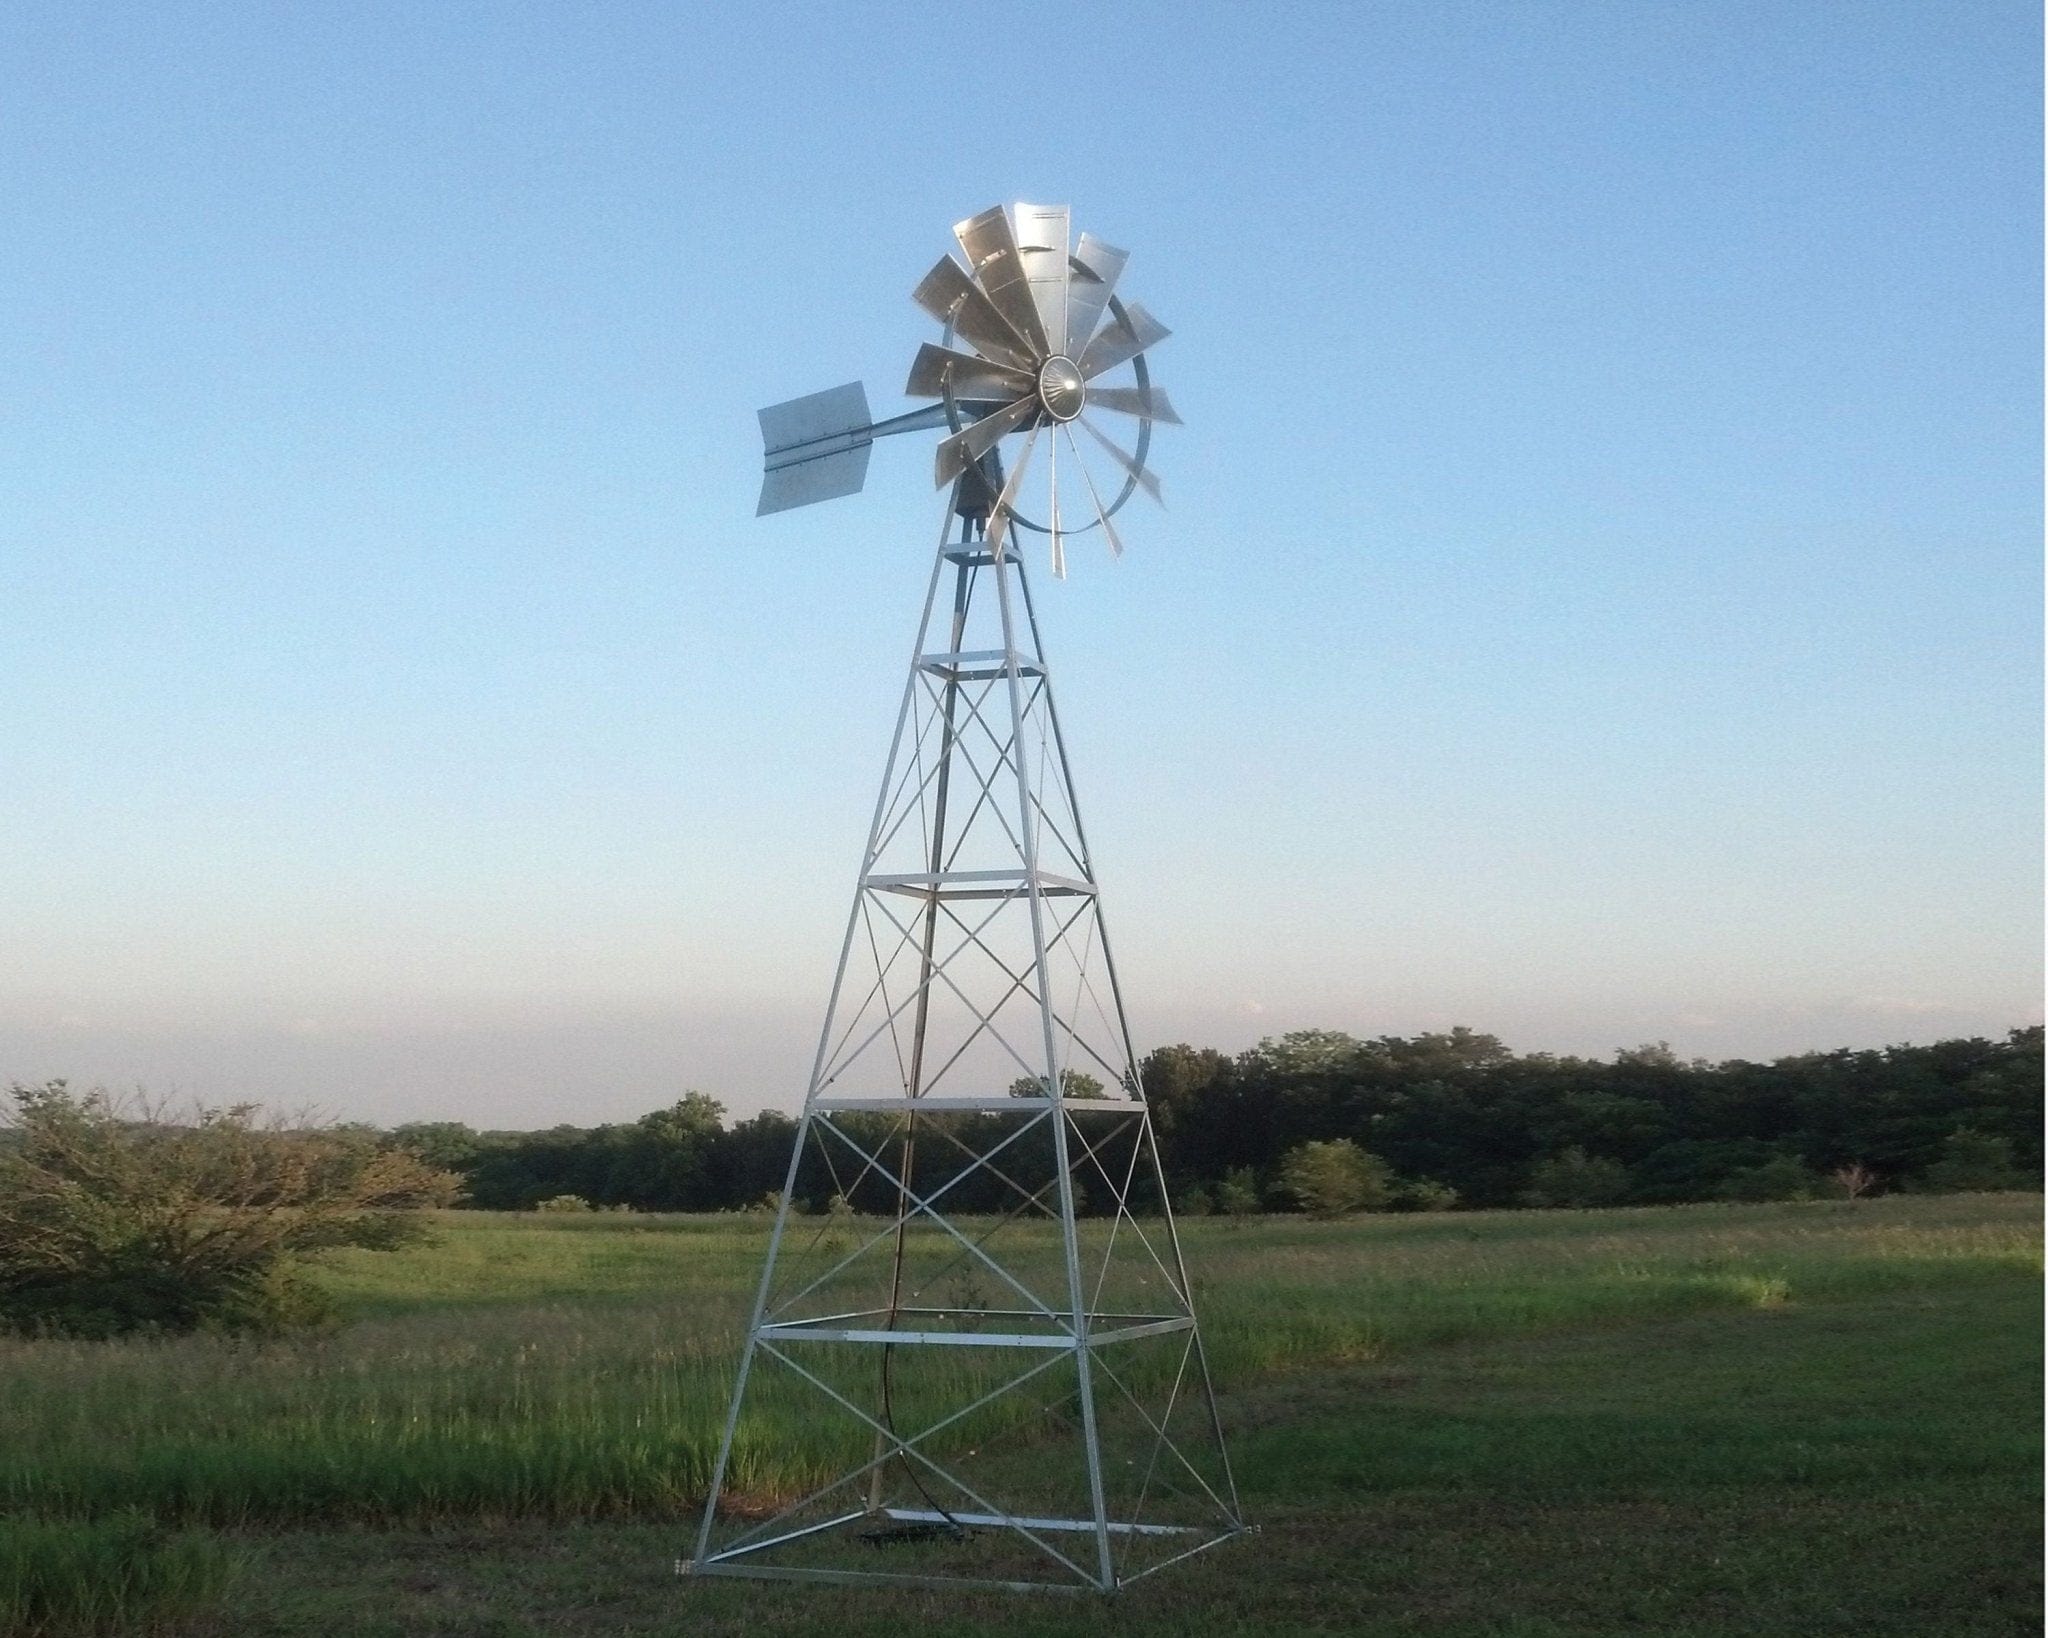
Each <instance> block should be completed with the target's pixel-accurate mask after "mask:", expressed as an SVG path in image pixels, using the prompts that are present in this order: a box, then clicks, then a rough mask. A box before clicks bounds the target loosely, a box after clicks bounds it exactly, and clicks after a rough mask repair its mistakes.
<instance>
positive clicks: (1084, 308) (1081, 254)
mask: <svg viewBox="0 0 2048 1638" xmlns="http://www.w3.org/2000/svg"><path fill="white" fill-rule="evenodd" d="M1130 259H1131V257H1130V252H1129V251H1125V250H1119V249H1117V247H1116V246H1115V245H1106V244H1104V243H1103V242H1102V241H1101V240H1100V239H1098V238H1096V237H1095V235H1094V234H1092V233H1084V234H1082V235H1081V242H1080V243H1079V244H1078V245H1076V246H1075V247H1074V260H1075V261H1077V262H1079V263H1080V264H1081V266H1082V267H1083V268H1085V269H1087V271H1086V272H1072V273H1070V276H1069V279H1068V283H1067V346H1068V347H1069V348H1070V349H1072V350H1071V351H1070V352H1068V354H1067V357H1069V358H1074V357H1076V356H1078V355H1079V353H1080V351H1081V349H1082V348H1084V347H1086V346H1087V345H1088V343H1089V342H1090V341H1091V340H1093V339H1094V336H1095V326H1096V325H1098V324H1100V323H1101V322H1102V310H1103V308H1105V307H1107V306H1108V305H1109V298H1110V297H1111V296H1113V295H1115V294H1116V281H1117V278H1118V276H1119V275H1120V274H1121V273H1122V272H1123V270H1124V263H1125V262H1127V261H1129V260H1130Z"/></svg>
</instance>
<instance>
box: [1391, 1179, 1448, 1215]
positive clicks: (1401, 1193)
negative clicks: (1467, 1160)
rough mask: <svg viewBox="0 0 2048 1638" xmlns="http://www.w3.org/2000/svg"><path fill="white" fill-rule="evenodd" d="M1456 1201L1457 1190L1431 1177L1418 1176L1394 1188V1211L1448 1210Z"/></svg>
mask: <svg viewBox="0 0 2048 1638" xmlns="http://www.w3.org/2000/svg"><path fill="white" fill-rule="evenodd" d="M1457 1203H1458V1191H1457V1190H1456V1189H1454V1188H1452V1187H1451V1186H1450V1184H1448V1183H1439V1182H1437V1180H1436V1179H1435V1178H1433V1177H1418V1178H1415V1179H1413V1180H1412V1181H1410V1182H1406V1183H1401V1184H1398V1185H1397V1186H1396V1187H1395V1189H1394V1201H1393V1204H1394V1209H1395V1210H1396V1211H1450V1210H1451V1209H1452V1208H1453V1207H1455V1206H1456V1205H1457Z"/></svg>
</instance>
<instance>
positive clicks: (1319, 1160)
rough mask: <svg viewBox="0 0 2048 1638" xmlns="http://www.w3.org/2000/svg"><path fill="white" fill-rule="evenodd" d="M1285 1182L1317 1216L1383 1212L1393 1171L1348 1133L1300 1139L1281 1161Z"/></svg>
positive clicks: (1390, 1190)
mask: <svg viewBox="0 0 2048 1638" xmlns="http://www.w3.org/2000/svg"><path fill="white" fill-rule="evenodd" d="M1280 1183H1281V1186H1282V1187H1283V1188H1285V1189H1286V1191H1287V1192H1288V1194H1290V1195H1292V1196H1293V1197H1294V1199H1295V1200H1296V1201H1298V1202H1299V1203H1300V1205H1301V1207H1302V1209H1303V1210H1304V1211H1307V1212H1309V1213H1311V1214H1312V1215H1314V1216H1317V1217H1342V1216H1343V1215H1344V1214H1345V1213H1347V1212H1354V1211H1379V1210H1381V1209H1382V1208H1383V1207H1385V1206H1386V1205H1387V1204H1388V1202H1389V1201H1390V1200H1391V1199H1392V1196H1393V1187H1394V1175H1393V1172H1392V1171H1391V1170H1390V1169H1389V1168H1388V1166H1387V1163H1386V1162H1385V1161H1384V1160H1381V1159H1380V1158H1379V1156H1377V1155H1375V1154H1371V1153H1369V1152H1368V1151H1366V1150H1364V1149H1361V1148H1360V1147H1359V1146H1358V1145H1357V1144H1355V1143H1353V1142H1352V1141H1351V1140H1350V1139H1349V1138H1332V1139H1330V1140H1328V1141H1326V1142H1310V1143H1302V1144H1297V1145H1296V1146H1295V1147H1294V1148H1292V1149H1289V1150H1288V1151H1287V1153H1286V1154H1285V1155H1284V1156H1282V1157H1281V1160H1280Z"/></svg>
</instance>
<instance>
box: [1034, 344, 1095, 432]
mask: <svg viewBox="0 0 2048 1638" xmlns="http://www.w3.org/2000/svg"><path fill="white" fill-rule="evenodd" d="M1087 397H1088V387H1087V383H1086V381H1085V380H1084V379H1083V377H1082V375H1081V366H1080V365H1078V364H1076V363H1075V362H1074V361H1073V360H1072V359H1071V358H1062V357H1061V356H1060V355H1059V354H1058V353H1055V354H1054V355H1053V356H1052V357H1051V358H1048V359H1047V360H1046V361H1045V362H1044V363H1043V364H1041V365H1040V366H1039V367H1038V401H1039V402H1040V403H1041V404H1043V405H1044V406H1045V413H1046V414H1048V415H1050V416H1051V417H1052V418H1053V419H1054V420H1055V421H1071V420H1073V418H1074V417H1075V416H1077V415H1079V414H1080V413H1081V405H1082V404H1083V403H1084V402H1085V401H1086V399H1087Z"/></svg>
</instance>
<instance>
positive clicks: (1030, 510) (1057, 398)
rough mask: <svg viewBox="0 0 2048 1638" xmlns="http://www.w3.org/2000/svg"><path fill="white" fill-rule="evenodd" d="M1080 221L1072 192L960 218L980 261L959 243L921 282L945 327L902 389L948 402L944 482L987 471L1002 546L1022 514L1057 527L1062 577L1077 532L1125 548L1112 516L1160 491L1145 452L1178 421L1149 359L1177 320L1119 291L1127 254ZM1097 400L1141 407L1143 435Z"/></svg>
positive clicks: (958, 230) (1051, 531)
mask: <svg viewBox="0 0 2048 1638" xmlns="http://www.w3.org/2000/svg"><path fill="white" fill-rule="evenodd" d="M1068 227H1069V224H1068V214H1067V209H1066V207H1065V206H1063V205H1061V206H1045V205H1019V206H1017V207H1016V221H1015V223H1014V224H1013V223H1012V221H1011V219H1010V216H1009V214H1008V213H1007V212H1005V211H1004V210H1003V209H1002V208H1001V207H1000V206H997V207H995V208H993V209H990V210H986V211H983V212H982V213H981V214H980V215H979V216H975V217H971V218H970V219H968V220H967V221H965V222H962V223H960V224H959V225H958V226H956V227H955V228H954V230H953V233H954V237H955V238H957V239H958V240H959V241H960V247H961V249H962V250H963V251H964V252H965V253H966V255H967V260H968V263H969V268H968V269H963V268H962V267H961V266H960V264H959V263H958V262H956V261H954V260H953V259H952V258H951V257H950V256H948V257H945V258H943V259H941V261H940V262H939V264H938V265H937V266H936V267H934V268H933V269H932V271H931V272H930V273H928V274H927V275H926V276H925V278H924V281H923V282H922V283H921V284H919V285H918V287H917V290H916V292H915V293H914V294H915V299H916V300H917V303H918V305H919V306H921V307H923V308H924V309H925V311H926V312H928V313H930V314H931V315H932V316H933V317H934V318H937V319H938V320H939V321H940V322H941V323H942V324H943V325H944V326H945V335H944V339H943V341H942V342H941V343H940V344H939V345H937V346H933V345H931V344H929V343H928V344H926V345H925V346H924V347H921V348H920V349H919V350H918V355H917V358H916V360H915V362H914V363H913V364H912V366H911V371H910V380H909V383H908V385H907V386H906V387H905V389H904V390H905V391H906V392H907V393H908V394H909V395H910V396H912V397H915V398H936V399H938V400H940V402H941V403H942V404H943V406H944V409H945V414H946V421H947V424H948V426H949V428H950V430H951V434H952V435H951V436H950V437H948V438H947V439H945V440H944V442H942V443H941V444H940V445H939V448H938V458H937V462H936V466H935V481H936V482H937V484H938V485H939V486H941V487H943V486H944V485H946V484H948V483H953V482H957V481H959V480H961V479H962V478H963V477H966V476H968V474H969V472H970V469H974V470H976V471H978V472H979V474H980V475H981V479H982V481H983V483H984V484H985V485H986V487H987V488H988V490H989V491H990V492H991V495H992V498H991V499H990V501H989V505H988V524H987V533H988V539H989V542H990V546H991V548H992V549H993V550H994V551H996V552H998V553H1000V552H1001V551H1002V549H1003V543H1004V540H1005V538H1006V537H1007V535H1008V532H1009V530H1010V529H1011V528H1013V527H1014V528H1018V529H1024V530H1028V531H1030V532H1032V533H1035V534H1042V535H1045V536H1047V537H1049V539H1050V541H1051V546H1052V572H1053V573H1054V574H1055V575H1057V576H1062V577H1063V576H1064V575H1065V574H1066V548H1065V541H1066V538H1067V537H1068V536H1070V535H1079V534H1085V533H1087V532H1089V531H1090V530H1094V529H1098V528H1099V529H1100V530H1101V531H1102V532H1103V535H1104V537H1105V538H1106V539H1107V541H1108V543H1109V547H1110V550H1111V551H1113V552H1121V551H1122V550H1123V544H1122V542H1121V541H1120V540H1119V539H1118V538H1117V533H1116V526H1115V524H1113V523H1112V522H1111V521H1110V520H1111V518H1113V517H1114V516H1115V515H1116V513H1117V512H1118V511H1120V510H1121V509H1122V508H1123V505H1124V503H1125V502H1126V501H1128V500H1129V499H1130V498H1131V496H1132V495H1133V494H1134V493H1136V491H1138V490H1139V489H1143V490H1144V491H1145V492H1146V493H1147V494H1148V495H1150V496H1151V497H1152V498H1153V499H1154V500H1155V501H1156V500H1158V499H1159V498H1160V490H1159V480H1158V479H1157V478H1156V477H1155V476H1153V474H1152V472H1151V471H1150V469H1149V468H1148V467H1147V466H1146V464H1145V462H1146V458H1147V456H1148V455H1149V453H1150V451H1151V445H1152V428H1153V426H1154V424H1155V423H1158V422H1166V423H1169V424H1172V425H1178V424H1179V422H1180V417H1179V416H1178V415H1176V414H1175V413H1174V410H1173V406H1172V405H1171V404H1170V403H1168V402H1167V398H1166V394H1165V393H1164V392H1162V391H1160V390H1159V389H1158V388H1156V387H1154V386H1153V385H1152V376H1151V372H1150V370H1149V369H1148V368H1147V366H1146V362H1145V353H1146V351H1147V350H1148V349H1149V348H1151V347H1153V346H1155V345H1156V344H1157V343H1159V342H1160V341H1163V340H1164V339H1165V338H1166V336H1167V334H1168V331H1167V329H1166V327H1165V326H1164V325H1162V324H1161V323H1159V321H1158V320H1157V319H1155V318H1153V317H1152V315H1151V314H1149V313H1147V312H1146V311H1145V309H1144V308H1142V307H1140V306H1139V305H1138V304H1137V303H1135V302H1133V303H1131V304H1130V305H1129V306H1126V305H1125V304H1124V303H1123V302H1122V301H1121V300H1119V299H1118V297H1117V295H1116V282H1117V279H1118V277H1119V275H1120V274H1121V273H1122V272H1123V268H1124V263H1125V262H1126V261H1127V260H1128V257H1127V256H1126V254H1125V253H1124V252H1123V251H1121V250H1118V249H1116V248H1115V247H1114V246H1112V245H1106V244H1103V243H1102V242H1101V241H1100V240H1098V239H1096V238H1095V237H1094V236H1093V235H1092V234H1087V233H1084V234H1082V235H1081V238H1080V242H1079V243H1078V244H1077V245H1074V246H1073V247H1072V248H1071V249H1070V248H1069V240H1068ZM1105 314H1106V315H1107V318H1106V319H1105ZM956 341H958V342H964V343H965V344H966V345H967V346H969V347H971V348H972V349H973V351H972V352H971V353H969V352H962V351H960V350H958V349H957V348H956V346H955V342H956ZM1091 411H1107V412H1110V413H1111V414H1113V415H1116V416H1122V417H1128V418H1130V419H1132V420H1135V421H1136V422H1137V438H1136V447H1135V449H1126V448H1125V447H1124V446H1123V444H1122V443H1121V442H1119V441H1118V438H1117V437H1115V436H1112V434H1111V432H1109V431H1105V430H1104V428H1103V427H1102V426H1101V425H1099V424H1098V422H1097V420H1096V418H1095V416H1093V415H1091V413H1090V412H1091ZM1077 428H1078V429H1079V431H1080V433H1081V434H1083V435H1084V436H1081V437H1077V436H1076V429H1077ZM1117 430H1118V431H1119V432H1120V431H1121V428H1118V429H1117ZM1006 444H1007V446H1008V447H1007V459H1005V458H1004V446H1005V445H1006ZM1041 444H1042V445H1043V446H1044V448H1043V458H1042V460H1038V461H1037V462H1036V464H1035V465H1034V457H1036V456H1039V455H1040V453H1041V451H1040V446H1041ZM1091 458H1092V461H1093V465H1092V466H1091ZM1098 472H1100V473H1102V474H1103V476H1101V477H1100V478H1098V475H1097V474H1098ZM970 481H972V480H971V479H970Z"/></svg>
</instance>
